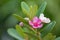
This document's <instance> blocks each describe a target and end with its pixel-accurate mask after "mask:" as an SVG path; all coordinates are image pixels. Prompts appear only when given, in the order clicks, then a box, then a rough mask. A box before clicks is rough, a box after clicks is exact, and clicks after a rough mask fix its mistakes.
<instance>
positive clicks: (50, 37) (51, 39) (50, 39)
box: [43, 33, 56, 40]
mask: <svg viewBox="0 0 60 40" xmlns="http://www.w3.org/2000/svg"><path fill="white" fill-rule="evenodd" d="M55 38H56V36H55V35H53V34H52V33H48V34H47V35H46V36H45V37H44V38H43V40H55Z"/></svg>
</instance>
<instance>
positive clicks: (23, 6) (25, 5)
mask: <svg viewBox="0 0 60 40" xmlns="http://www.w3.org/2000/svg"><path fill="white" fill-rule="evenodd" d="M21 8H22V11H23V12H24V13H25V15H26V16H27V17H29V18H30V15H29V14H28V13H29V12H30V8H29V6H28V5H27V4H26V3H25V2H21Z"/></svg>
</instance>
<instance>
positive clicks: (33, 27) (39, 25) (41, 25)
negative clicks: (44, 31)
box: [32, 24, 43, 28]
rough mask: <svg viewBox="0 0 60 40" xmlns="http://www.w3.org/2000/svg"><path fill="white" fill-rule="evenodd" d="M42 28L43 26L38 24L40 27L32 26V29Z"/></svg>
mask: <svg viewBox="0 0 60 40" xmlns="http://www.w3.org/2000/svg"><path fill="white" fill-rule="evenodd" d="M42 26H43V24H40V25H38V26H34V25H33V26H32V27H33V28H42Z"/></svg>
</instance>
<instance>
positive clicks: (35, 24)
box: [29, 17, 43, 28]
mask: <svg viewBox="0 0 60 40" xmlns="http://www.w3.org/2000/svg"><path fill="white" fill-rule="evenodd" d="M29 24H30V25H31V26H32V27H33V28H41V27H42V26H43V24H42V22H41V20H40V19H39V18H38V17H34V18H33V20H31V21H29Z"/></svg>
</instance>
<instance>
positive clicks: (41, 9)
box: [36, 1, 47, 17]
mask: <svg viewBox="0 0 60 40" xmlns="http://www.w3.org/2000/svg"><path fill="white" fill-rule="evenodd" d="M46 5H47V3H46V2H45V1H44V2H43V3H42V4H41V6H40V7H39V9H38V11H37V14H36V16H38V17H39V16H40V14H41V13H43V12H44V10H45V8H46Z"/></svg>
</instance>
